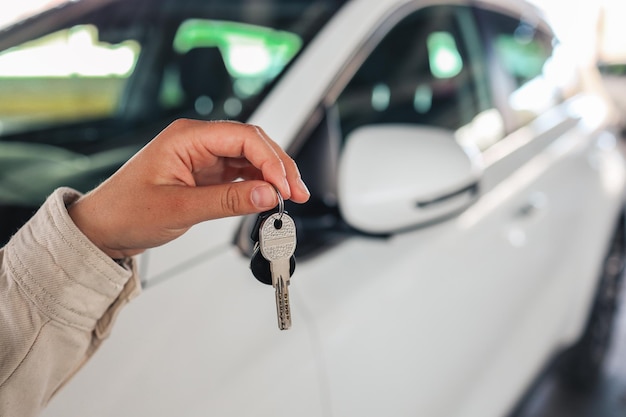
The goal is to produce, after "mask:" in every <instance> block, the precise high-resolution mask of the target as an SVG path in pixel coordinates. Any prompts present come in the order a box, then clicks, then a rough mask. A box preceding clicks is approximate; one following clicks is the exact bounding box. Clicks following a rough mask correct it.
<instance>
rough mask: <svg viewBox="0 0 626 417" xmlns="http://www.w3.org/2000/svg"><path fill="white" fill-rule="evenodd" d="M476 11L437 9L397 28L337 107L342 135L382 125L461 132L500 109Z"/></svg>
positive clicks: (419, 13)
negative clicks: (484, 60) (482, 49)
mask: <svg viewBox="0 0 626 417" xmlns="http://www.w3.org/2000/svg"><path fill="white" fill-rule="evenodd" d="M477 39H478V38H477V32H476V31H475V28H474V27H473V18H472V16H471V11H470V9H468V8H465V7H443V6H441V7H439V6H438V7H430V8H426V9H422V10H419V11H418V12H416V13H413V14H411V15H410V16H408V17H406V18H405V19H403V20H402V21H401V22H400V23H398V24H397V25H396V26H395V27H394V28H393V29H392V30H391V31H390V32H389V33H388V34H387V35H386V36H385V37H384V39H383V40H382V41H381V42H380V44H379V45H378V46H376V48H375V49H374V51H373V52H372V53H371V55H370V56H369V57H368V58H367V60H366V61H365V62H364V64H363V65H362V66H361V68H360V69H359V70H358V71H357V73H356V74H355V76H354V78H353V79H352V80H351V81H350V83H349V84H348V85H347V86H346V88H345V90H344V91H343V93H342V94H341V96H340V97H339V99H338V108H339V113H340V118H341V127H342V131H343V134H344V135H346V134H348V133H349V132H350V131H352V130H353V129H355V128H357V127H359V126H362V125H365V124H376V123H411V124H419V125H427V126H435V127H440V128H445V129H450V130H453V131H456V130H458V129H460V128H461V127H463V126H466V125H468V124H470V123H472V121H473V120H474V119H475V118H476V117H477V116H478V115H479V114H481V113H482V112H484V111H487V110H489V109H491V108H492V107H493V106H492V104H491V100H490V98H489V88H488V83H487V75H486V72H485V68H484V66H483V63H482V61H481V54H480V52H479V51H480V46H479V45H477Z"/></svg>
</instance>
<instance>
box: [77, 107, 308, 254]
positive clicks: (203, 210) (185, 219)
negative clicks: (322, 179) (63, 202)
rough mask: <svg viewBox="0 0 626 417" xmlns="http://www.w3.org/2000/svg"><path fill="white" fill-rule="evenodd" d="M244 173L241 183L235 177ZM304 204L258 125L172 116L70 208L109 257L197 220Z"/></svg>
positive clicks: (159, 240)
mask: <svg viewBox="0 0 626 417" xmlns="http://www.w3.org/2000/svg"><path fill="white" fill-rule="evenodd" d="M237 179H243V181H235V180H237ZM274 186H275V187H276V188H277V189H278V190H279V191H280V193H281V195H282V196H283V198H284V199H285V200H287V199H291V200H292V201H294V202H296V203H304V202H306V201H307V200H308V198H309V192H308V190H307V188H306V186H305V185H304V183H303V182H302V180H301V178H300V173H299V171H298V168H297V166H296V164H295V163H294V161H293V160H292V159H291V158H290V157H289V156H288V155H287V154H286V153H285V152H284V151H283V150H282V149H281V148H280V147H279V146H278V145H277V144H276V143H275V142H273V141H272V140H271V139H270V138H269V137H268V136H267V135H266V134H265V132H263V130H262V129H261V128H259V127H257V126H253V125H248V124H243V123H238V122H227V121H224V122H206V121H198V120H185V119H181V120H177V121H175V122H174V123H172V124H171V125H170V126H168V127H167V128H166V129H164V130H163V131H162V132H161V133H160V134H159V135H158V136H157V137H156V138H154V139H153V140H152V141H151V142H150V143H148V144H147V145H146V146H145V147H144V148H143V149H142V150H140V151H139V152H138V153H137V154H136V155H135V156H133V157H132V158H131V159H130V160H129V161H128V162H127V163H126V164H125V165H124V166H122V167H121V168H120V169H119V170H118V171H117V172H116V173H115V174H113V175H112V176H111V177H110V178H109V179H108V180H106V181H105V182H103V183H102V184H101V185H100V186H98V187H97V188H95V189H94V190H92V191H91V192H89V193H88V194H86V195H85V196H83V197H82V198H81V199H79V200H78V201H77V202H76V203H74V204H73V205H72V206H70V208H69V214H70V216H71V217H72V219H73V220H74V222H75V223H76V225H77V226H78V228H79V229H81V231H82V232H83V233H84V234H85V235H86V236H87V237H88V238H89V239H90V240H91V241H92V242H94V243H95V244H96V245H97V246H98V247H99V248H100V249H102V250H103V251H104V252H105V253H106V254H108V255H109V256H111V257H112V258H123V257H126V256H132V255H135V254H138V253H141V252H143V251H144V250H145V249H147V248H151V247H155V246H159V245H162V244H164V243H167V242H169V241H171V240H173V239H176V238H177V237H179V236H180V235H182V234H183V233H185V232H186V231H187V230H188V229H189V228H190V227H191V226H193V225H194V224H196V223H199V222H202V221H205V220H211V219H217V218H222V217H228V216H236V215H244V214H251V213H258V212H262V211H265V210H269V209H271V208H273V207H276V205H277V204H278V196H277V194H276V190H275V189H274Z"/></svg>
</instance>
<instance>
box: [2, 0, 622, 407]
mask: <svg viewBox="0 0 626 417" xmlns="http://www.w3.org/2000/svg"><path fill="white" fill-rule="evenodd" d="M4 32H5V33H4V34H2V33H0V35H2V36H0V48H1V49H3V50H6V52H5V53H3V54H2V55H0V63H2V62H5V63H6V62H9V61H10V60H12V59H13V60H17V59H18V58H16V54H15V52H16V51H18V52H24V51H25V50H26V51H27V52H28V51H30V52H29V53H33V50H34V49H36V48H34V47H33V45H34V46H37V47H40V46H41V45H43V44H45V43H46V41H48V40H50V39H57V40H58V39H60V38H63V39H66V40H67V44H68V45H69V46H72V48H74V49H72V50H73V51H76V50H77V48H78V46H77V45H80V48H82V49H80V51H81V54H83V55H82V56H83V57H87V56H89V57H90V58H89V60H91V61H89V62H102V64H101V66H104V63H105V62H108V63H114V62H117V63H120V62H122V60H123V59H122V58H119V57H118V58H119V59H117V58H116V59H117V60H115V59H113V55H111V51H117V53H118V54H120V56H122V55H123V56H127V57H131V58H128V59H129V61H124V62H127V64H126V66H125V67H124V66H123V65H122V64H119V65H120V66H119V68H122V67H123V68H122V69H119V68H118V67H116V68H109V69H107V70H106V71H108V72H106V71H105V73H102V74H95V75H94V74H92V73H90V72H89V71H92V70H93V68H87V69H81V70H80V71H83V72H80V71H79V70H74V72H71V71H70V73H72V74H74V75H73V78H72V76H69V75H68V76H67V78H66V82H67V83H68V85H69V84H70V83H73V82H76V83H78V82H79V81H80V82H84V83H91V86H90V88H91V89H93V91H101V92H102V91H109V92H112V93H111V94H113V98H112V99H111V102H112V103H113V105H112V106H109V107H106V106H101V107H97V106H96V105H95V104H93V103H92V102H90V101H88V100H86V99H84V100H83V101H82V102H81V105H79V106H77V108H76V110H75V111H74V112H62V111H57V110H59V109H57V108H56V107H55V106H51V107H50V109H47V110H45V111H47V112H49V113H50V112H53V111H54V112H56V113H54V114H52V113H50V114H48V116H50V117H47V118H46V117H43V116H42V112H39V113H37V114H35V113H34V112H25V114H22V115H12V116H11V115H7V113H6V112H4V113H0V120H2V117H3V116H2V115H5V116H6V117H5V120H4V126H5V136H2V137H0V144H2V145H7V144H8V145H11V146H12V148H11V149H12V150H13V151H14V153H13V154H12V155H15V154H19V155H21V156H22V158H23V159H21V160H20V161H23V160H25V159H28V158H32V159H36V157H37V156H38V155H41V152H33V149H39V148H38V147H41V148H42V149H50V148H52V147H53V148H54V149H55V150H56V151H57V153H58V155H57V154H55V153H53V152H51V153H49V154H48V155H55V158H57V157H58V160H53V162H54V163H55V164H56V165H55V166H58V164H59V161H65V162H67V161H74V160H76V159H77V158H79V157H84V155H85V154H87V155H90V156H91V157H92V159H91V161H92V162H93V161H97V163H96V162H93V164H92V165H89V164H83V165H80V166H79V167H78V165H76V164H74V165H72V168H71V169H70V168H67V167H66V169H67V175H66V174H63V175H61V174H58V175H57V177H54V176H50V175H43V174H41V173H43V172H47V171H45V169H48V168H49V166H48V165H46V164H48V162H49V161H48V162H47V161H41V160H38V162H37V163H33V164H31V165H29V164H27V163H23V165H22V170H21V171H20V172H21V175H24V177H22V178H31V179H32V178H33V176H36V175H40V177H45V178H46V179H48V180H49V181H48V182H47V183H46V184H44V185H46V186H47V187H52V186H56V184H53V183H54V179H55V178H60V179H59V180H58V181H59V182H63V183H64V184H67V183H68V182H71V181H70V178H78V179H80V178H86V177H88V176H89V175H91V174H92V173H93V172H100V173H101V172H104V171H102V167H108V168H111V169H112V168H113V167H114V166H116V164H119V163H121V162H123V160H124V159H125V158H127V157H128V156H129V155H130V154H132V152H134V150H136V149H137V148H138V147H139V146H140V145H141V143H139V142H140V141H144V142H145V140H147V139H148V138H150V137H152V136H153V134H154V133H155V132H157V131H158V130H159V129H160V128H162V127H163V126H165V124H166V123H167V122H168V121H169V120H171V119H173V118H175V117H181V116H187V117H201V118H208V119H211V118H225V117H226V118H234V119H238V120H244V121H248V122H251V123H255V124H258V125H260V126H262V127H263V128H264V129H265V130H266V131H267V132H268V134H269V135H270V136H271V137H272V138H274V139H275V140H276V141H277V142H278V143H279V144H280V145H281V146H283V147H285V148H286V149H288V151H289V152H290V153H291V155H293V157H294V158H295V159H296V161H297V162H298V164H299V167H300V168H301V171H302V176H303V178H304V180H305V182H306V183H307V185H308V186H309V188H310V190H311V193H312V198H311V201H310V202H309V203H307V204H304V205H295V204H287V210H288V212H289V214H290V215H291V216H292V217H293V219H294V220H295V222H296V225H297V233H298V249H297V253H296V256H297V260H298V261H297V267H296V269H295V273H294V275H293V277H292V278H291V285H290V287H289V291H290V301H291V313H292V322H293V324H292V327H291V329H289V330H286V331H280V330H278V328H277V318H276V308H275V300H274V290H273V289H272V287H271V286H267V285H264V284H262V283H260V282H258V281H257V280H256V279H255V278H254V277H253V275H252V273H251V271H250V268H249V262H250V256H251V253H252V246H253V242H252V240H251V238H250V235H251V233H252V228H253V227H254V224H255V221H256V216H250V217H248V218H228V219H223V220H219V221H211V222H207V223H203V224H200V225H198V226H196V227H194V228H193V229H192V230H190V231H189V232H188V233H187V234H186V235H185V236H183V237H182V238H180V239H179V240H177V241H174V242H172V243H170V244H168V245H166V246H163V247H160V248H157V249H154V250H150V251H148V252H147V253H146V254H145V255H142V256H141V258H140V270H141V276H142V279H143V282H144V287H145V288H144V290H143V294H142V295H141V296H140V297H139V298H137V299H136V300H135V301H133V302H132V303H131V304H130V305H129V306H128V307H127V308H126V309H125V310H124V311H123V312H122V314H121V315H120V317H119V318H118V322H117V324H116V326H115V327H114V329H113V333H112V335H111V336H110V339H109V340H108V341H107V342H106V343H105V344H104V345H103V346H102V347H101V349H100V350H99V351H98V352H97V353H96V354H95V356H94V357H93V358H92V359H91V360H90V361H89V362H88V363H87V364H86V365H85V367H84V368H83V369H82V370H81V371H80V372H79V373H78V374H77V375H76V376H75V377H74V378H73V379H72V380H71V381H70V383H69V384H67V385H66V386H64V387H62V388H61V389H60V390H59V392H58V393H57V395H56V396H55V397H54V398H53V400H52V401H51V403H50V404H49V406H48V407H47V409H46V410H45V411H44V413H43V416H45V417H85V416H89V417H104V416H107V417H111V416H146V417H147V416H150V417H161V416H163V417H164V416H177V417H182V416H188V417H192V416H207V415H211V416H220V417H225V416H237V417H241V416H274V417H278V416H299V417H309V416H310V417H313V416H315V417H319V416H333V417H356V416H358V417H368V416H422V417H503V416H506V415H507V413H509V412H510V411H511V410H512V409H513V408H514V407H515V406H516V404H517V403H518V401H519V400H520V398H522V397H523V395H524V394H525V392H526V391H527V389H528V388H529V387H530V386H531V384H532V383H533V381H534V380H535V378H536V377H537V376H538V375H539V374H540V373H541V371H542V370H543V369H544V368H545V367H546V366H547V365H548V364H550V363H552V362H553V361H554V360H556V358H558V361H559V364H560V365H559V368H560V369H561V373H562V375H563V377H564V379H565V380H567V381H569V382H570V383H571V384H572V385H575V386H579V387H584V386H586V385H592V384H593V381H594V376H596V375H597V373H598V372H599V369H600V366H601V359H602V356H603V352H604V350H605V349H606V346H607V344H608V341H609V337H610V332H611V323H612V321H611V319H612V316H613V312H614V310H615V308H616V305H617V302H616V299H615V294H616V291H615V289H616V288H617V287H618V286H619V282H620V277H621V272H622V266H623V260H624V192H625V186H626V169H625V168H626V164H625V160H624V153H623V148H624V144H623V142H622V139H621V138H620V137H619V136H618V131H619V126H620V120H619V119H618V116H617V113H616V112H615V110H614V107H613V104H612V103H611V102H610V101H609V100H608V99H607V95H606V94H605V92H604V91H603V90H602V89H601V87H600V83H599V80H598V74H597V72H596V70H595V69H594V68H593V66H592V65H579V64H578V63H577V62H576V60H575V58H576V54H572V53H568V51H567V48H566V47H565V46H564V45H561V44H559V42H558V41H557V40H556V39H555V36H554V34H553V32H552V31H551V29H550V26H549V25H548V23H547V22H546V21H545V20H544V19H543V18H542V16H541V14H540V13H539V12H538V11H537V10H536V9H535V8H534V7H532V6H530V5H528V4H526V3H521V2H518V1H508V0H507V1H503V0H481V1H479V2H473V1H471V2H470V1H461V0H449V1H446V0H443V1H409V0H385V1H382V0H352V1H348V2H345V4H343V3H342V2H337V1H332V0H311V1H306V2H303V1H288V0H283V1H281V0H278V1H259V2H247V1H246V2H244V1H237V0H229V1H218V0H215V1H213V0H172V1H170V0H153V1H148V0H136V1H132V2H130V1H124V0H119V1H115V0H107V1H103V0H96V1H92V0H81V1H77V2H71V3H69V4H67V5H65V6H62V7H60V8H58V9H54V10H52V11H50V12H48V13H46V14H44V15H42V16H39V17H36V18H33V19H31V20H29V21H26V22H23V23H22V24H21V25H17V26H15V27H12V28H8V29H5V31H4ZM55 36H56V38H55ZM64 36H65V37H64ZM33 39H38V42H36V43H28V41H31V40H33ZM157 42H158V43H157ZM9 47H11V48H13V49H7V48H9ZM16 48H17V49H16ZM70 49H71V48H70ZM120 51H122V52H120ZM172 51H175V52H176V54H173V52H172ZM39 52H41V50H40V51H39ZM66 52H67V51H66ZM56 53H57V55H58V54H61V52H60V50H57V52H56ZM63 53H65V52H63ZM88 54H92V55H88ZM98 54H100V55H98ZM124 54H126V55H124ZM166 54H169V55H166ZM172 56H176V57H177V58H176V60H174V59H170V58H166V57H172ZM98 57H100V58H102V57H105V58H106V59H103V60H102V61H97V59H100V58H98ZM191 58H193V59H192V61H191V62H192V64H191V65H189V64H186V63H185V62H184V61H185V60H187V59H191ZM214 59H217V61H211V60H214ZM3 60H4V61H3ZM62 61H63V62H62ZM87 61H88V60H87V58H85V59H84V60H83V61H80V62H82V63H84V62H87ZM67 62H69V60H68V59H66V58H64V59H63V60H59V61H58V62H54V63H51V64H50V65H51V66H54V65H57V64H59V65H60V64H66V63H67ZM129 62H130V64H129ZM98 65H100V64H98ZM0 67H2V65H0ZM5 68H8V67H5ZM81 68H82V67H81ZM97 68H99V67H98V66H97V65H96V69H97ZM107 68H108V67H107ZM43 69H45V70H48V69H49V68H43V66H42V67H40V68H35V70H37V71H40V70H43ZM220 70H221V72H220ZM81 74H82V75H81ZM90 74H91V75H90ZM220 76H224V77H225V78H224V79H223V80H222V79H220V78H219V77H220ZM7 77H8V76H7ZM32 77H33V78H37V77H39V79H40V80H42V79H44V78H45V76H43V75H41V74H39V75H37V74H35V75H32ZM50 77H52V76H50ZM1 82H2V81H1V80H0V83H1ZM19 82H20V80H19V79H17V78H16V79H15V80H14V81H13V84H10V85H12V86H17V85H18V84H19ZM107 83H108V84H107ZM105 84H106V85H105ZM8 85H9V84H5V86H8ZM30 85H33V84H32V80H31V84H30ZM42 85H43V84H42ZM113 85H114V87H112V86H113ZM154 86H157V87H154ZM16 88H17V87H16ZM46 88H49V89H52V88H53V85H52V83H48V84H46ZM97 88H101V90H97ZM66 90H67V89H65V90H64V91H66ZM87 90H88V89H86V88H83V89H82V90H81V92H82V94H88V91H87ZM89 91H91V90H89ZM24 94H26V93H24ZM55 94H58V93H55ZM98 94H103V93H98ZM116 94H117V95H116ZM20 97H23V96H20ZM37 103H39V104H40V105H43V104H42V103H43V101H41V100H40V101H38V102H37ZM185 103H188V104H185ZM44 104H45V103H44ZM90 105H93V108H92V109H91V110H90V109H88V107H89V106H90ZM68 106H69V104H68ZM0 108H1V106H0ZM94 109H95V110H94ZM81 112H82V113H81ZM43 113H45V112H43ZM9 116H10V117H9ZM96 119H97V120H96ZM24 120H27V121H28V122H27V123H25V122H24ZM32 126H38V129H39V130H37V131H35V130H34V129H33V128H32ZM85 132H87V133H85ZM72 134H74V135H75V136H72ZM81 135H82V136H81ZM89 135H91V136H89ZM74 137H75V138H77V139H76V141H75V142H72V143H71V144H69V145H68V142H70V139H72V138H74ZM78 138H80V140H79V139H78ZM138 138H139V139H138ZM61 139H65V140H66V142H63V141H62V140H61ZM46 140H47V142H46V143H44V142H45V141H46ZM79 145H80V146H79ZM121 145H124V146H121ZM20 146H22V147H23V149H21V148H20V149H21V150H20V149H17V150H16V148H19V147H20ZM90 146H91V147H90ZM21 151H23V152H22V153H20V152H21ZM115 152H117V153H115ZM0 153H2V152H0ZM112 153H113V154H112ZM4 155H8V153H4ZM103 155H104V156H103ZM112 155H113V156H112ZM105 156H106V157H108V159H107V158H105ZM51 158H52V157H51ZM116 158H117V159H116ZM39 159H42V158H39ZM105 162H106V163H105ZM4 166H8V165H4ZM29 167H32V168H29ZM29 169H32V171H29ZM98 169H100V170H101V171H98ZM70 174H71V175H70ZM64 175H65V176H64ZM51 178H52V179H51ZM7 184H9V182H7V181H6V180H4V179H3V178H2V177H0V191H2V193H0V196H2V198H4V200H1V201H3V202H4V204H5V205H7V206H9V205H12V204H13V205H19V204H24V205H28V204H32V205H35V204H36V202H37V199H38V198H40V197H37V192H39V191H38V190H35V189H34V188H32V189H28V190H29V192H30V191H32V193H31V194H28V193H27V187H42V183H41V182H33V181H25V182H24V184H21V185H20V187H21V188H20V190H21V192H14V193H13V194H11V193H10V190H9V189H8V187H9V186H8V185H7ZM59 185H60V184H59ZM70 185H71V184H70ZM2 187H5V188H2ZM46 192H47V191H46ZM41 193H44V191H41ZM11 196H13V197H11ZM20 196H22V197H24V196H27V197H28V198H26V197H24V200H28V199H30V200H29V202H28V201H27V202H23V201H18V200H19V198H18V197H20ZM11 198H13V200H11Z"/></svg>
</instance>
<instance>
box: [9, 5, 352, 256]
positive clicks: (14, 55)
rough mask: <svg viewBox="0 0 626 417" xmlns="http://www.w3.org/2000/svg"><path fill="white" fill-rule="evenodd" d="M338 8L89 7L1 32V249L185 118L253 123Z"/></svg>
mask: <svg viewBox="0 0 626 417" xmlns="http://www.w3.org/2000/svg"><path fill="white" fill-rule="evenodd" d="M342 5H343V2H341V1H337V0H313V1H310V0H303V1H295V0H269V1H262V2H261V1H254V2H238V1H230V0H133V1H126V0H107V1H106V2H103V1H101V0H81V1H79V2H78V1H77V2H67V3H64V4H63V5H61V6H59V7H55V8H54V9H51V10H49V11H48V12H46V13H44V14H42V15H40V16H37V17H33V18H31V19H28V20H25V21H22V22H19V23H16V24H15V25H13V26H11V27H8V28H4V29H0V46H1V48H2V50H0V217H2V218H3V222H2V224H0V244H2V243H3V242H6V240H7V239H8V236H10V235H11V234H12V233H13V232H14V231H15V230H17V228H18V227H19V226H20V225H21V224H22V223H23V222H24V221H25V220H26V219H27V218H29V217H30V215H31V214H32V212H33V210H34V209H35V208H36V207H38V206H39V205H40V204H41V203H42V202H43V201H44V200H45V198H46V197H47V196H48V195H49V194H50V193H51V192H52V191H53V190H54V189H55V188H57V187H60V186H70V187H73V188H75V189H77V190H79V191H82V192H86V191H89V190H90V189H91V188H93V187H95V186H96V185H97V184H99V183H100V182H102V181H103V180H104V179H105V178H107V177H108V176H109V175H111V174H112V173H113V172H115V170H116V169H118V168H119V167H120V166H121V165H122V164H123V163H124V162H126V160H127V159H128V158H129V157H130V156H132V155H133V154H134V153H135V152H136V151H137V150H138V149H140V148H141V147H142V146H143V145H144V144H145V143H146V142H148V141H149V140H150V139H152V138H153V137H154V136H155V135H156V134H158V132H159V131H160V130H162V129H163V128H164V127H165V126H167V125H168V124H169V123H171V122H172V121H173V120H174V119H176V118H180V117H192V118H197V119H206V120H213V119H231V120H240V121H246V120H247V118H248V117H249V116H250V114H252V112H254V110H255V109H256V106H257V105H258V104H259V103H261V102H262V100H263V98H264V97H265V95H266V94H268V93H269V91H270V90H271V88H272V86H273V83H275V82H276V81H277V80H278V79H279V77H280V76H281V74H282V73H284V72H285V70H286V69H287V68H288V66H289V64H290V62H292V61H293V59H294V57H295V56H296V55H297V54H298V53H299V52H300V51H302V50H303V49H304V48H306V45H307V43H308V42H310V41H311V40H312V39H313V37H314V36H315V35H316V34H317V33H318V32H319V30H320V28H321V27H323V26H324V25H325V24H326V22H328V20H329V19H330V18H331V17H332V16H333V15H334V14H335V13H336V11H337V10H338V9H339V8H340V7H342Z"/></svg>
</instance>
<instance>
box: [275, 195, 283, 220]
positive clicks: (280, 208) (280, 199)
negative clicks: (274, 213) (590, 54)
mask: <svg viewBox="0 0 626 417" xmlns="http://www.w3.org/2000/svg"><path fill="white" fill-rule="evenodd" d="M274 189H275V190H276V194H278V219H277V220H279V221H282V219H283V214H284V213H285V200H284V199H283V196H282V195H281V194H280V191H278V188H276V187H274Z"/></svg>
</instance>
